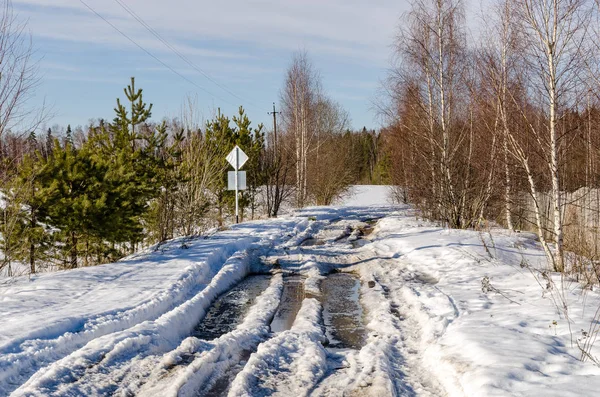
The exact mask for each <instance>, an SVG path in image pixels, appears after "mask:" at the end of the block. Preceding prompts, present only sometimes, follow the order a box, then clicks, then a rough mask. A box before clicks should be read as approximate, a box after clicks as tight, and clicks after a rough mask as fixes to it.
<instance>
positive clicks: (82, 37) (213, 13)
mask: <svg viewBox="0 0 600 397" xmlns="http://www.w3.org/2000/svg"><path fill="white" fill-rule="evenodd" d="M84 1H86V3H88V4H89V5H90V6H91V7H93V8H94V9H95V10H96V11H98V12H99V13H100V14H102V15H103V16H105V17H106V18H107V19H109V20H110V21H111V22H113V23H115V25H117V26H118V27H119V29H122V30H123V31H124V32H125V33H126V34H128V35H131V37H132V38H134V39H135V40H136V41H139V42H140V44H142V45H143V46H145V47H148V48H150V49H157V50H158V49H161V47H162V44H161V43H160V42H159V41H158V40H156V39H155V38H154V37H152V36H151V35H150V33H149V32H147V31H146V30H145V29H144V28H143V27H142V26H141V25H140V24H138V22H137V21H135V20H134V19H133V18H131V17H130V16H129V14H127V13H126V12H125V11H124V10H123V9H122V8H121V7H119V6H118V4H117V3H116V2H115V1H108V0H84ZM122 1H124V2H125V3H126V4H127V5H128V6H129V7H130V8H131V9H133V10H134V11H135V12H136V13H137V14H138V15H139V16H140V17H141V18H143V19H144V20H145V21H146V22H147V23H148V24H150V25H151V26H152V27H153V28H155V29H156V30H157V31H158V32H159V33H161V35H163V36H164V37H166V38H167V39H168V40H169V41H170V42H171V43H173V44H176V45H177V46H178V48H179V49H180V50H181V51H182V52H183V53H185V54H196V55H198V56H203V57H232V58H235V57H238V56H240V54H238V53H232V52H230V51H229V52H228V51H227V50H223V51H219V50H215V49H214V47H215V44H214V42H222V41H223V40H225V41H226V42H229V43H238V44H239V45H240V46H242V47H243V45H244V44H245V45H249V46H250V47H253V48H249V49H248V51H247V53H246V54H245V56H247V55H248V54H250V53H252V52H254V51H255V50H256V49H265V50H268V49H277V50H296V49H298V48H306V49H307V50H309V51H310V52H316V53H321V54H329V55H335V56H342V57H349V58H353V59H354V60H355V61H358V62H371V63H379V64H381V63H385V61H386V60H387V57H388V53H389V48H388V45H389V44H390V42H391V40H392V37H393V35H394V32H395V28H396V25H397V22H398V17H399V15H400V14H401V13H402V12H403V11H405V9H406V8H407V4H406V3H404V2H398V1H395V0H379V1H357V0H349V1H342V0H330V1H326V2H325V1H318V0H304V1H297V0H294V1H292V0H287V1H267V0H250V1H248V0H231V1H210V2H208V1H197V0H172V1H164V0H122ZM14 2H15V4H16V5H17V7H18V8H19V10H20V13H21V14H22V15H24V16H27V17H28V18H29V19H30V27H31V28H32V30H33V33H34V34H35V35H38V36H43V37H48V38H53V39H57V40H71V41H81V42H89V43H95V44H102V45H111V46H123V45H130V43H128V42H127V40H126V39H125V38H123V37H121V36H120V35H119V34H118V33H117V32H115V31H114V30H112V28H111V27H110V26H108V25H106V23H105V22H103V21H102V20H101V19H99V18H98V17H96V16H95V15H93V14H92V13H91V12H90V11H89V10H88V9H86V8H85V6H84V5H83V4H81V3H80V2H78V1H76V0H14ZM183 42H207V43H208V44H207V48H201V49H198V48H195V46H192V45H189V44H187V45H186V44H183Z"/></svg>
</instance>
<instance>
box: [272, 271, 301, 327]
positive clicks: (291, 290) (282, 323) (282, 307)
mask: <svg viewBox="0 0 600 397" xmlns="http://www.w3.org/2000/svg"><path fill="white" fill-rule="evenodd" d="M303 300H304V277H302V276H298V275H291V276H284V277H283V293H282V295H281V301H280V302H279V307H278V308H277V313H275V317H274V318H273V321H272V322H271V331H272V332H282V331H287V330H288V329H290V328H292V324H293V323H294V320H295V319H296V315H297V314H298V311H299V310H300V307H301V306H302V301H303Z"/></svg>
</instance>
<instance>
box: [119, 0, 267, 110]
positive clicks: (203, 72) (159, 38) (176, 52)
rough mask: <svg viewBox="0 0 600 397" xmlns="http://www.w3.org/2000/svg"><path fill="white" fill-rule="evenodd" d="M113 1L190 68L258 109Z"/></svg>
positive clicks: (122, 2)
mask: <svg viewBox="0 0 600 397" xmlns="http://www.w3.org/2000/svg"><path fill="white" fill-rule="evenodd" d="M114 1H115V2H116V3H117V4H118V5H119V6H121V8H123V9H124V10H125V11H126V12H127V13H128V14H129V15H131V16H132V17H133V18H134V19H135V20H136V21H138V22H139V23H140V24H141V25H142V26H143V27H144V28H146V30H147V31H148V32H150V33H151V34H152V35H153V36H154V37H156V38H157V39H158V40H159V41H160V42H161V43H163V44H164V45H165V46H166V47H167V48H168V49H169V50H171V51H172V52H173V53H174V54H175V55H177V56H178V57H179V58H180V59H181V60H183V61H184V62H185V63H187V64H188V65H189V66H190V67H191V68H193V69H194V70H196V71H197V72H199V73H200V74H202V75H203V76H204V77H206V78H207V79H208V80H210V81H211V82H212V83H213V84H215V85H216V86H218V87H219V88H221V89H222V90H224V91H226V92H227V93H228V94H229V95H231V96H233V97H235V98H237V99H239V100H240V101H242V102H246V103H248V104H249V105H252V106H254V107H256V108H257V109H260V106H258V105H256V104H255V103H253V102H252V101H249V100H248V99H246V98H242V97H240V96H239V95H237V94H236V93H235V92H233V91H232V90H230V89H229V88H228V87H227V86H225V85H224V84H222V83H219V82H218V81H217V80H215V79H214V78H212V77H211V76H210V75H209V74H208V73H207V72H205V71H204V70H203V69H202V68H201V67H199V66H198V65H196V64H195V63H193V62H192V61H190V59H189V58H188V57H186V56H185V55H183V54H182V53H181V52H180V51H179V50H178V49H177V48H175V47H174V46H173V45H172V44H171V43H169V42H168V41H167V40H166V39H165V38H164V37H162V36H161V35H160V34H159V33H158V32H157V31H156V30H155V29H154V28H152V26H150V25H149V24H148V23H147V22H146V21H144V19H142V17H140V16H139V15H137V14H136V12H135V11H134V10H133V9H131V7H129V6H128V5H127V4H126V3H125V2H124V1H123V0H114Z"/></svg>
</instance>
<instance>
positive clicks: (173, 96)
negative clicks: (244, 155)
mask: <svg viewBox="0 0 600 397" xmlns="http://www.w3.org/2000/svg"><path fill="white" fill-rule="evenodd" d="M84 1H85V2H86V3H87V4H89V5H90V6H91V7H92V8H93V9H95V10H96V11H97V12H98V13H100V14H101V15H102V16H104V17H105V18H106V19H108V20H109V21H110V22H111V23H113V24H115V25H116V26H117V27H118V28H119V29H120V30H122V31H123V32H124V33H126V34H127V35H128V36H130V37H131V38H132V39H134V40H135V41H136V42H138V43H139V44H140V45H142V46H143V47H144V48H146V49H147V50H148V51H150V52H151V53H152V54H154V55H155V56H156V57H158V58H159V59H160V60H162V61H163V62H164V63H166V64H167V65H169V66H170V67H172V68H173V69H175V70H177V71H178V72H179V73H180V74H182V75H184V76H185V77H186V78H187V79H189V80H191V81H193V82H194V84H195V85H192V84H191V83H190V82H188V81H186V80H184V79H182V78H181V77H179V76H177V75H176V74H174V73H173V72H172V71H170V70H169V69H167V68H165V67H164V66H163V65H161V64H160V63H159V62H157V61H156V60H155V59H153V58H151V57H150V56H148V55H147V54H146V53H144V52H143V51H142V50H140V49H139V48H137V47H136V46H135V45H133V44H132V43H131V42H129V41H128V40H127V39H126V38H125V37H123V36H121V35H120V34H119V33H118V32H116V31H115V30H114V29H113V28H112V27H110V26H109V25H108V24H106V22H104V21H103V20H102V19H100V18H99V17H97V16H96V15H94V14H93V13H92V12H90V11H89V10H88V9H87V8H86V7H85V6H84V5H83V4H82V3H81V2H80V1H79V0H13V4H14V8H15V10H16V11H17V13H18V14H19V16H20V17H21V18H25V19H27V20H28V23H29V30H30V31H31V34H32V36H33V42H34V46H35V48H36V55H37V56H38V57H39V58H41V62H40V71H41V77H42V82H41V85H40V86H39V88H38V89H37V90H36V97H35V98H34V101H37V102H38V103H39V102H41V101H42V99H45V100H46V102H47V103H49V104H51V105H52V106H53V113H54V117H53V119H52V121H51V122H49V124H50V125H52V124H55V123H56V124H60V125H66V124H68V123H70V124H71V125H73V126H76V125H80V124H86V123H87V122H88V120H89V119H91V118H107V119H112V117H113V111H112V109H113V107H114V106H115V100H116V97H117V96H123V95H122V89H123V87H125V86H126V85H127V84H128V82H129V78H130V76H135V77H136V84H137V85H138V86H139V87H141V88H143V89H144V97H145V100H146V101H147V102H152V103H153V104H154V108H153V119H155V120H160V119H162V118H163V117H176V116H179V115H180V114H181V107H182V103H183V101H184V98H185V97H186V96H188V95H189V96H192V97H197V102H198V107H199V110H200V112H201V113H202V114H203V116H204V118H210V117H211V116H212V115H213V113H214V111H215V109H216V108H218V107H220V108H221V110H222V111H223V112H224V113H225V114H229V115H231V114H232V113H233V112H234V111H236V109H237V107H238V106H239V105H244V107H245V108H246V109H247V111H248V114H249V116H250V118H251V120H252V121H253V124H258V123H260V122H263V123H265V124H266V125H267V127H269V128H270V127H271V118H270V116H268V115H267V111H269V110H271V103H272V102H273V101H275V102H277V101H278V98H279V90H280V88H281V87H282V85H283V81H284V74H285V70H286V68H287V66H288V65H289V63H290V60H291V57H292V54H293V53H294V52H295V51H298V50H302V49H305V50H306V51H307V52H308V54H309V56H310V58H311V59H312V62H313V64H314V66H315V67H316V69H318V70H319V71H320V73H321V76H322V80H323V85H324V88H325V90H326V92H327V93H328V94H329V95H330V96H331V97H332V98H334V99H335V100H337V101H338V102H340V103H341V104H342V105H343V106H344V108H345V109H346V110H348V112H349V113H350V116H351V118H352V125H353V127H354V128H362V126H367V127H377V122H376V120H375V115H374V113H373V111H372V110H371V107H372V105H371V103H372V101H373V99H374V98H375V95H376V93H377V88H378V83H379V81H380V80H381V79H382V78H384V77H385V73H386V68H388V67H389V64H390V63H389V57H390V53H391V48H390V46H391V44H392V42H393V38H394V35H395V34H396V29H397V23H398V20H399V17H400V16H401V14H402V13H403V12H404V11H406V9H407V7H408V4H407V2H406V1H398V0H372V1H358V0H345V1H344V0H332V1H318V0H306V1H291V0H283V1H269V0H263V1H260V0H254V1H249V0H229V1H228V0H221V1H218V0H212V1H204V0H170V1H165V0H121V1H122V2H123V3H125V4H126V5H127V6H129V7H130V8H131V9H132V10H133V11H135V13H136V14H138V15H139V16H140V17H141V18H142V19H143V20H145V22H147V23H148V24H149V25H150V26H152V27H153V28H154V29H155V30H156V31H157V32H158V33H160V35H161V36H162V37H164V38H165V39H166V40H167V41H169V42H170V44H172V45H173V46H174V47H176V48H177V50H178V51H179V52H181V53H182V54H183V55H184V56H185V57H187V58H188V59H189V60H191V61H192V63H193V64H194V65H196V66H198V67H199V68H201V69H202V70H203V71H204V72H206V74H208V75H209V76H210V77H211V78H212V79H214V80H216V81H217V82H218V83H219V84H220V85H223V86H225V87H226V88H227V89H228V90H230V91H232V92H233V93H234V94H235V95H236V96H238V97H240V98H242V99H244V100H243V101H242V100H240V99H239V98H237V97H235V96H232V95H231V94H230V93H228V92H227V91H225V90H224V89H222V88H221V87H219V86H217V85H215V84H214V83H213V82H211V81H210V80H208V79H207V78H206V77H205V76H203V75H202V74H201V73H199V72H198V71H197V70H194V69H193V68H192V67H190V66H189V65H188V64H186V63H185V62H184V61H183V60H181V59H180V58H179V57H177V55H175V54H173V53H172V52H171V51H170V50H169V49H168V48H167V47H166V46H164V45H163V44H162V43H161V42H160V41H159V40H158V39H156V38H155V37H154V36H152V35H151V33H150V32H148V31H147V30H146V29H145V28H144V27H143V26H142V25H141V24H139V23H138V22H137V21H136V20H135V19H133V18H132V17H131V16H130V15H129V14H127V12H126V11H125V10H124V9H123V8H121V7H120V6H119V4H118V3H117V1H116V0H84ZM197 86H200V87H203V88H204V89H205V91H204V90H201V89H199V88H198V87H197ZM207 91H208V92H207Z"/></svg>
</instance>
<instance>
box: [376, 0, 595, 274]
mask: <svg viewBox="0 0 600 397" xmlns="http://www.w3.org/2000/svg"><path fill="white" fill-rule="evenodd" d="M485 4H486V8H485V9H484V10H483V13H484V14H485V15H483V16H482V17H481V19H482V20H481V21H480V22H479V23H478V24H477V25H478V26H480V27H481V31H480V32H479V33H478V34H477V35H476V37H474V35H471V34H470V33H469V31H468V25H469V24H468V22H467V21H466V18H465V4H464V3H463V2H462V1H460V0H414V1H412V2H411V9H410V11H409V12H407V13H406V14H405V15H404V16H403V18H402V19H401V22H400V29H399V32H398V36H397V38H396V41H395V43H394V55H395V60H396V61H395V62H394V66H393V68H392V69H391V70H390V72H389V74H388V78H387V79H386V81H385V83H384V84H383V92H382V100H381V101H379V102H378V106H379V110H380V113H381V114H382V115H383V116H384V117H385V120H386V122H387V127H386V129H385V131H384V132H383V133H382V135H383V136H384V137H385V138H384V141H385V146H386V147H387V149H388V150H389V153H390V156H391V173H390V175H391V177H392V181H393V183H394V184H395V185H397V186H399V188H398V189H397V195H398V197H399V198H400V199H404V200H408V201H411V202H414V203H416V204H417V205H418V207H419V208H420V209H421V210H422V211H423V213H424V214H425V215H426V216H428V217H430V218H432V219H436V220H439V221H442V222H443V223H444V224H446V225H448V226H450V227H457V228H472V227H480V226H481V225H482V224H483V223H484V222H485V221H486V219H487V220H495V221H497V222H499V223H501V224H502V225H504V226H505V227H507V228H509V229H511V230H514V229H521V230H533V231H535V232H536V233H537V234H538V235H539V237H540V242H541V244H542V246H543V248H544V250H545V252H546V255H547V257H548V260H549V263H550V264H551V267H553V269H554V270H556V271H564V270H573V269H570V268H568V267H569V265H568V264H567V263H566V262H565V250H567V251H571V252H574V253H577V254H582V255H584V256H585V257H586V258H588V259H589V260H590V261H589V262H586V264H585V266H583V267H582V268H585V269H587V270H586V272H588V273H589V270H590V269H591V272H592V274H591V277H592V278H593V279H595V281H596V282H598V281H599V280H600V271H598V266H597V265H593V264H594V263H595V261H596V259H598V227H600V222H599V220H600V216H599V215H598V211H599V208H600V206H599V202H600V200H599V195H598V189H599V188H600V186H599V185H600V167H599V166H600V101H599V99H600V78H599V76H600V62H599V59H600V45H599V44H598V43H600V23H599V22H600V20H599V11H600V2H598V1H594V0H493V1H489V2H486V3H485ZM471 26H473V24H471ZM588 265H590V266H588ZM575 270H577V269H575Z"/></svg>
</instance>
